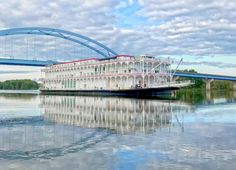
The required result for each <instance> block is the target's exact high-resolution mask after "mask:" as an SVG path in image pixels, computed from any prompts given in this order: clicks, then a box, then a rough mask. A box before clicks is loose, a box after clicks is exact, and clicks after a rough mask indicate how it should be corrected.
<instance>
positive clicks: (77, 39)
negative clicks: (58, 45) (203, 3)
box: [0, 27, 236, 90]
mask: <svg viewBox="0 0 236 170" xmlns="http://www.w3.org/2000/svg"><path fill="white" fill-rule="evenodd" d="M13 35H41V36H51V37H56V38H61V39H64V40H68V41H71V42H74V43H76V44H78V45H80V46H83V47H85V48H87V49H89V50H91V51H93V52H95V53H96V54H97V55H98V56H100V57H102V58H110V57H115V56H117V55H118V54H117V53H116V52H115V51H114V50H112V49H111V48H108V47H107V46H105V45H104V44H102V43H100V42H98V41H96V40H94V39H91V38H89V37H87V36H84V35H81V34H78V33H74V32H70V31H66V30H62V29H55V28H46V27H23V28H11V29H5V30H0V37H4V36H13ZM56 63H58V61H53V60H35V59H27V60H26V59H11V58H0V65H21V66H38V67H45V66H47V65H51V64H56ZM174 76H175V77H186V78H199V79H204V80H205V81H206V89H207V90H210V87H211V86H210V84H211V82H212V81H213V80H226V81H232V82H233V84H234V89H235V90H236V77H234V76H223V75H210V74H203V73H201V74H198V73H185V72H176V73H174Z"/></svg>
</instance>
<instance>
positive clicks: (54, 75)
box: [40, 55, 191, 97]
mask: <svg viewBox="0 0 236 170" xmlns="http://www.w3.org/2000/svg"><path fill="white" fill-rule="evenodd" d="M171 63H172V62H171V60H170V59H167V58H166V59H163V58H155V57H153V56H148V55H142V56H137V57H136V56H130V55H119V56H116V57H112V58H106V59H97V58H89V59H83V60H77V61H71V62H63V63H58V64H54V65H50V66H48V67H47V68H45V69H43V70H42V71H43V74H44V79H43V85H42V87H41V89H40V90H41V92H42V93H47V94H48V93H57V94H58V93H60V94H62V93H70V94H72V93H73V94H89V95H91V94H93V95H94V94H96V95H97V94H99V95H101V94H103V95H122V96H146V97H149V96H156V95H163V94H169V92H171V91H172V90H176V89H179V88H181V87H185V86H189V85H191V82H190V81H174V79H173V73H172V69H171Z"/></svg>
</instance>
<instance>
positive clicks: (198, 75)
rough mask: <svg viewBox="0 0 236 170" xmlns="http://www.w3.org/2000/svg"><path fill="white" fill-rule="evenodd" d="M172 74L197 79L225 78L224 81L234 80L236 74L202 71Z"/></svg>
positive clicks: (235, 79)
mask: <svg viewBox="0 0 236 170" xmlns="http://www.w3.org/2000/svg"><path fill="white" fill-rule="evenodd" d="M174 76H178V77H186V78H199V79H214V80H226V81H236V76H235V77H234V76H225V75H213V74H203V73H186V72H176V73H175V74H174Z"/></svg>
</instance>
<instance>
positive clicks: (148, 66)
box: [45, 65, 169, 72]
mask: <svg viewBox="0 0 236 170" xmlns="http://www.w3.org/2000/svg"><path fill="white" fill-rule="evenodd" d="M168 66H169V65H161V66H159V67H157V70H160V67H161V68H162V69H164V70H166V68H169V67H168ZM153 67H155V66H153V65H144V66H141V65H140V66H137V67H134V66H133V65H126V66H125V67H120V66H119V67H118V66H117V67H109V66H95V67H71V68H70V67H68V68H50V69H46V70H45V72H63V71H76V70H94V71H95V72H96V71H99V72H101V71H104V72H105V71H113V72H116V71H118V70H124V69H125V70H136V71H138V70H140V71H141V68H145V70H151V69H152V68H153Z"/></svg>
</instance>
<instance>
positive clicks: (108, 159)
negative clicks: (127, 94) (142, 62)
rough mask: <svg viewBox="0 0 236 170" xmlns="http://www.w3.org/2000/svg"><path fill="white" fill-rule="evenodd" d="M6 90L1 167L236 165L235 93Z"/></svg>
mask: <svg viewBox="0 0 236 170" xmlns="http://www.w3.org/2000/svg"><path fill="white" fill-rule="evenodd" d="M224 94H225V93H220V94H218V95H211V97H210V98H209V97H208V98H206V97H205V96H204V97H202V99H200V100H199V99H198V100H196V101H197V102H194V101H195V100H193V101H192V100H190V99H189V98H188V97H185V98H184V99H181V100H154V99H152V100H150V99H149V100H144V99H129V98H118V97H82V96H77V97H76V96H44V95H41V96H38V95H29V94H0V165H1V166H0V169H2V170H7V169H17V170H18V169H19V170H21V169H24V170H39V169H40V170H42V169H44V170H51V169H58V170H61V169H70V170H73V169H86V170H87V169H90V170H92V169H181V170H182V169H212V170H215V169H235V167H236V133H235V132H236V103H235V101H236V99H235V98H234V97H233V95H224Z"/></svg>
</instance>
